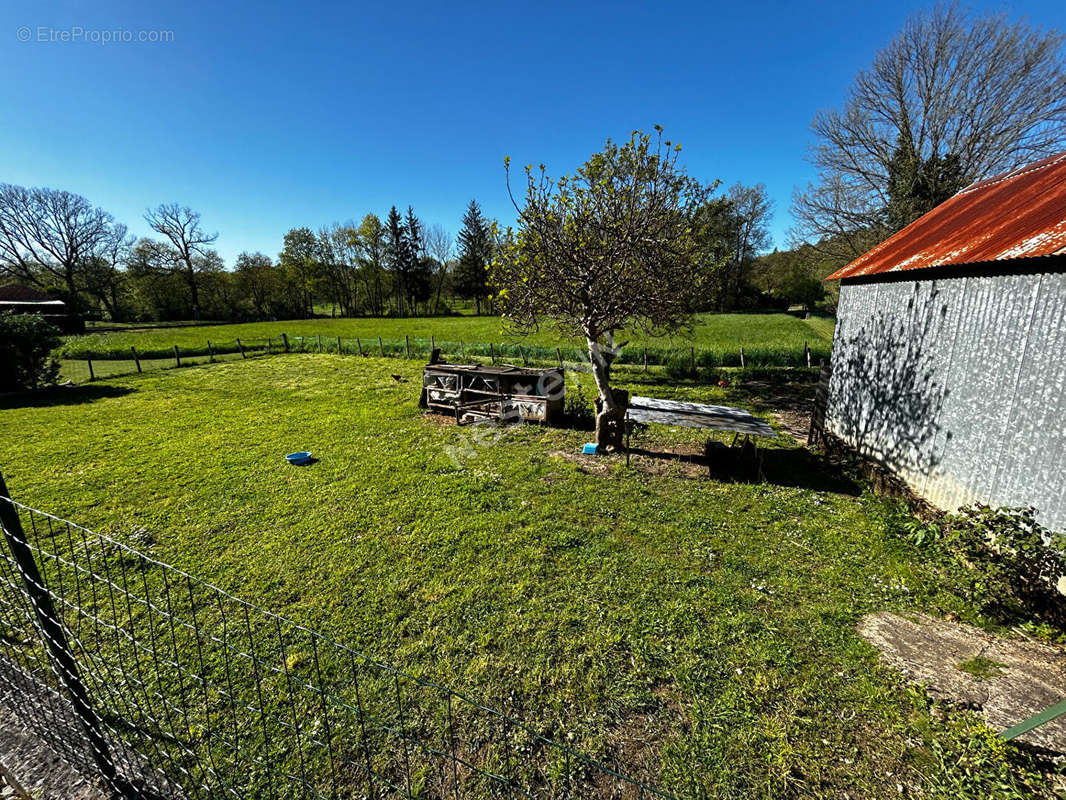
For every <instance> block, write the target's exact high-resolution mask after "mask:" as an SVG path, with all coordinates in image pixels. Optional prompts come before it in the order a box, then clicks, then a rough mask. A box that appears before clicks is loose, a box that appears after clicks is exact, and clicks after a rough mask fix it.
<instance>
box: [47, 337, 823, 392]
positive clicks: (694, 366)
mask: <svg viewBox="0 0 1066 800" xmlns="http://www.w3.org/2000/svg"><path fill="white" fill-rule="evenodd" d="M435 349H439V350H440V351H441V357H442V358H443V359H444V360H446V361H448V360H451V361H453V362H460V363H469V362H472V361H487V362H491V363H513V364H522V365H523V366H535V365H546V364H550V365H556V366H565V365H574V364H581V363H584V362H587V361H588V352H587V351H586V350H585V349H584V348H582V347H552V346H545V345H523V344H515V343H499V344H496V343H493V342H488V343H486V342H465V341H462V340H459V341H445V340H437V339H436V338H435V337H430V338H428V339H426V338H414V337H409V336H405V337H404V338H402V339H396V338H392V339H385V338H382V337H373V338H366V339H364V338H344V337H340V336H288V335H287V334H284V333H283V334H281V335H279V336H276V337H272V338H265V339H262V338H261V339H231V340H227V341H212V340H206V339H205V341H204V344H203V345H202V346H199V347H190V346H188V345H186V346H182V347H179V346H178V345H171V346H168V347H153V348H151V349H144V350H138V349H137V348H136V347H131V348H130V350H129V351H124V350H106V351H99V352H92V351H82V350H74V351H72V352H70V353H69V354H67V355H64V356H63V359H64V361H65V362H66V365H67V366H66V369H65V370H64V372H65V375H66V376H67V377H68V378H70V379H71V380H73V381H74V382H76V383H80V382H83V381H86V380H94V379H96V378H102V377H108V376H111V375H124V374H130V373H134V372H143V371H145V370H147V369H154V368H160V367H164V368H165V367H175V366H182V365H183V364H198V363H205V362H211V361H226V360H233V359H240V358H250V357H253V356H258V355H264V354H273V353H288V352H302V353H309V352H318V353H334V354H338V353H339V354H345V355H361V356H376V357H380V358H418V359H421V360H428V359H429V357H430V354H431V353H432V352H433V350H435ZM828 359H829V349H828V348H827V347H825V346H823V345H822V344H820V343H817V344H815V346H814V347H811V346H809V345H808V344H807V343H804V346H803V348H802V349H800V350H796V351H792V350H787V349H782V348H768V347H756V348H745V347H744V346H743V345H741V344H738V345H737V347H736V348H735V349H731V350H723V349H721V348H715V349H709V348H697V347H684V348H678V347H656V346H637V345H630V346H626V347H623V348H621V349H620V350H619V351H618V353H617V355H616V357H615V361H614V363H615V364H620V365H626V366H630V367H634V368H636V369H644V370H645V371H647V370H649V369H651V368H657V369H663V370H666V372H667V373H668V374H670V375H671V376H672V377H695V376H697V375H698V374H699V372H700V370H712V369H716V368H720V367H756V368H765V367H812V366H817V364H818V362H819V361H821V360H825V361H828Z"/></svg>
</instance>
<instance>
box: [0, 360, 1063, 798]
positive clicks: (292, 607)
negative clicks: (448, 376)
mask: <svg viewBox="0 0 1066 800" xmlns="http://www.w3.org/2000/svg"><path fill="white" fill-rule="evenodd" d="M394 373H395V374H400V375H401V377H404V378H407V379H408V381H409V382H408V383H398V382H396V381H395V380H393V378H392V377H390V375H391V374H394ZM418 375H419V365H418V364H417V363H414V362H404V361H398V360H381V359H377V358H363V359H359V358H356V357H348V358H338V357H336V356H317V355H313V354H306V355H304V354H300V355H292V356H279V357H275V358H270V359H256V360H249V361H237V362H232V363H225V364H216V365H212V366H204V367H191V368H185V369H180V370H172V371H167V372H156V373H146V374H144V375H141V376H132V377H129V378H124V379H120V380H113V381H106V382H99V383H97V384H95V385H93V386H89V387H84V388H79V389H76V390H71V391H68V392H63V393H57V394H56V395H55V397H52V398H42V399H40V400H39V401H35V402H34V403H32V404H29V405H25V404H24V405H16V404H15V403H13V402H8V403H7V404H6V407H3V408H0V437H3V438H4V440H5V441H13V442H16V443H17V446H16V447H14V448H12V450H11V452H10V454H9V457H8V458H7V460H6V461H5V464H4V472H5V477H6V479H7V482H8V485H9V487H10V488H11V489H12V491H13V493H14V494H15V495H16V496H17V498H18V499H19V500H21V501H23V502H26V503H29V504H31V505H34V506H37V507H40V508H44V509H46V510H49V511H52V512H55V513H58V514H61V515H62V516H65V517H68V518H71V519H74V520H76V521H78V522H81V523H83V524H86V525H88V526H90V527H93V528H97V529H100V530H101V532H103V533H106V534H109V535H111V536H114V537H116V538H118V539H119V540H122V541H128V542H130V543H132V544H135V545H136V546H138V547H141V548H147V551H148V552H149V553H150V554H151V555H153V556H154V557H157V558H159V559H162V560H164V561H167V562H171V563H173V564H175V565H176V566H178V567H180V568H183V569H186V570H188V571H190V572H192V573H194V574H196V575H198V576H200V577H202V578H204V579H206V580H209V581H211V582H213V583H215V584H217V585H219V586H221V587H222V588H224V589H228V590H231V591H234V592H235V593H237V594H238V595H239V596H241V597H243V598H245V599H248V600H251V601H253V602H256V603H258V604H260V605H263V606H265V607H266V608H269V609H271V610H274V611H279V612H282V613H284V614H286V615H287V616H289V617H291V618H293V619H295V620H296V621H297V622H300V623H304V624H307V625H310V626H312V627H314V628H318V629H321V630H322V631H324V632H326V633H328V634H329V635H331V636H332V637H334V638H336V639H338V640H339V641H341V642H344V643H347V644H349V645H353V646H355V647H357V648H358V649H360V650H362V651H364V652H367V653H368V654H369V655H372V656H374V657H378V658H381V659H384V660H387V661H389V662H392V663H396V664H402V665H404V666H405V667H407V668H408V669H409V670H411V671H413V672H414V673H416V674H418V675H420V676H423V677H426V678H431V679H434V680H438V681H440V682H442V683H445V684H447V685H450V686H453V687H454V688H456V689H459V690H462V691H464V692H465V693H467V694H469V695H470V696H472V697H475V698H477V699H480V700H483V701H485V702H487V703H488V704H490V705H493V706H495V707H498V708H500V709H501V710H503V711H506V712H509V713H511V714H513V715H514V716H516V717H518V718H521V719H523V720H525V721H527V722H528V723H530V724H531V725H532V726H533V727H534V728H535V729H536V730H537V731H539V732H542V733H544V734H546V735H549V736H552V737H554V738H558V739H561V740H562V741H565V742H567V743H568V744H571V745H572V746H574V747H576V748H577V749H579V750H582V751H585V752H588V753H590V754H591V755H593V756H596V757H600V758H606V759H607V760H608V761H610V762H612V763H615V762H617V763H618V764H619V765H623V766H625V767H626V768H627V770H628V771H629V772H631V773H635V774H636V775H637V776H638V777H646V778H649V779H652V780H654V781H655V782H657V783H659V784H661V785H663V786H664V787H665V788H667V789H670V790H672V791H675V792H677V793H679V794H680V795H682V796H690V795H698V796H703V797H723V798H724V797H738V796H772V797H799V796H841V795H843V794H845V793H848V792H850V793H851V794H853V795H855V796H861V797H875V798H890V797H891V798H897V797H899V796H900V795H901V793H902V794H904V795H905V796H912V797H944V798H948V797H950V798H968V797H972V798H988V797H1002V798H1007V797H1018V798H1021V797H1033V796H1045V797H1050V796H1052V790H1053V785H1052V783H1051V782H1050V781H1049V780H1048V779H1047V776H1046V775H1045V774H1042V773H1041V772H1039V771H1038V769H1037V765H1036V764H1035V763H1034V762H1033V761H1032V760H1031V759H1030V758H1029V757H1028V756H1026V755H1025V754H1024V753H1022V752H1020V751H1018V750H1017V749H1015V748H1014V747H1011V746H1006V745H1004V744H1003V743H1002V742H999V741H998V740H996V739H995V737H994V736H992V735H991V734H990V733H989V732H988V731H987V729H986V728H984V726H983V725H982V724H981V723H980V722H979V720H978V719H977V718H976V717H974V716H972V715H971V714H970V713H968V712H957V711H952V712H948V713H947V714H946V715H944V716H943V717H938V716H934V715H933V713H932V708H931V704H930V701H929V700H928V698H927V697H926V696H925V694H924V693H923V692H921V691H920V690H917V689H910V688H908V687H907V686H906V684H905V683H904V681H903V680H902V678H900V677H899V676H898V675H897V674H896V673H894V672H893V671H891V670H890V669H888V668H886V667H884V666H882V665H881V664H880V663H879V661H878V659H877V657H876V654H875V653H874V651H873V650H872V648H870V647H869V646H868V645H867V644H866V643H864V642H863V641H862V640H861V639H860V638H859V637H858V635H857V634H856V633H855V632H854V624H855V622H856V621H857V620H858V619H859V617H860V616H861V615H862V614H864V613H867V612H870V611H875V610H882V609H892V610H896V611H907V610H922V611H926V612H930V613H949V612H950V613H954V614H958V615H959V616H960V617H961V618H962V619H964V620H967V621H969V622H980V621H981V619H982V617H981V613H982V610H981V608H980V607H979V606H977V605H974V604H973V603H971V602H969V600H968V598H967V597H965V596H964V593H960V592H956V591H954V590H953V589H952V586H953V584H951V583H946V582H945V581H944V580H943V575H942V572H941V565H940V564H939V563H938V562H937V560H936V559H932V558H930V552H931V551H930V550H929V548H928V547H921V548H920V547H916V546H914V545H912V544H911V543H909V542H906V541H903V540H902V539H900V538H899V537H898V536H895V535H893V532H894V531H896V530H898V528H897V526H896V522H895V521H896V519H897V512H895V511H894V510H893V508H892V507H891V505H889V504H888V503H887V502H886V501H884V500H881V499H879V498H876V497H873V496H870V495H859V494H856V493H855V492H854V490H853V489H851V488H850V486H849V484H848V483H847V482H846V481H840V480H838V479H836V478H834V477H833V476H832V475H827V474H825V473H824V472H822V470H824V469H825V468H824V467H822V466H819V465H818V464H817V463H816V462H812V461H810V460H808V456H807V454H806V451H804V450H803V449H802V448H797V447H796V446H795V445H794V444H793V443H792V441H791V440H790V439H787V438H785V437H781V438H779V439H777V440H775V441H774V442H773V443H772V445H771V449H770V451H769V452H768V454H767V455H768V461H772V462H774V463H775V464H776V465H777V468H776V470H771V481H770V482H767V483H761V484H754V483H747V482H744V481H739V482H728V481H718V480H711V479H709V478H707V477H706V474H705V470H704V469H702V468H700V467H699V466H698V465H694V464H690V463H686V462H684V461H680V460H677V459H669V458H665V457H656V456H654V455H651V456H638V457H636V458H635V459H634V464H633V468H632V469H630V470H626V469H625V467H624V465H623V462H622V460H620V459H596V458H589V459H583V458H581V457H578V456H576V455H575V454H576V452H577V451H578V450H579V448H580V446H581V444H582V443H583V442H584V441H586V440H587V436H588V434H587V432H586V431H583V430H575V429H545V428H540V427H535V426H519V427H513V428H508V429H506V430H505V431H504V432H503V435H502V437H493V438H491V439H486V440H484V441H483V442H479V441H477V440H468V439H467V438H466V437H469V436H471V435H472V434H473V432H472V431H471V429H470V428H457V427H455V426H454V425H451V424H446V423H445V424H442V421H441V420H438V419H434V418H426V417H423V416H422V415H421V413H420V412H419V410H418V409H417V406H416V401H417V389H414V390H413V389H412V388H411V387H412V386H415V387H417V379H418ZM618 378H619V381H620V385H621V386H623V387H624V388H628V389H630V390H632V391H635V392H639V393H641V394H654V395H657V396H669V397H673V398H675V399H679V400H684V399H690V400H701V401H708V402H719V403H729V402H737V399H738V398H740V397H743V398H746V399H748V395H746V394H743V392H744V387H743V386H741V387H729V388H721V387H717V386H711V387H708V386H705V385H699V384H695V383H692V382H687V381H682V382H678V381H674V380H668V381H667V380H665V379H661V378H657V377H655V376H649V377H645V376H643V375H642V374H641V373H639V372H634V371H631V370H630V369H629V368H623V369H620V370H619V374H618ZM575 380H577V381H579V382H580V383H581V385H583V386H584V387H585V392H586V396H587V395H588V394H589V393H590V391H589V390H590V389H591V385H590V384H588V383H587V381H588V376H585V375H581V376H570V382H569V383H568V391H569V392H571V393H572V394H574V396H575V397H576V396H577V389H576V386H575V384H574V381H575ZM738 392H739V393H740V394H737V393H738ZM467 444H469V445H470V446H469V447H465V445H467ZM638 444H639V446H640V448H641V449H642V450H644V451H647V452H649V453H652V454H655V453H669V452H687V453H695V452H700V451H701V450H702V437H701V436H700V435H699V434H698V433H696V432H693V431H679V430H671V429H667V428H662V427H660V426H652V427H651V428H649V430H648V431H647V432H646V433H644V434H643V435H642V436H641V437H640V439H639V442H638ZM305 448H307V449H312V450H314V451H315V454H316V456H317V457H319V458H320V461H319V462H318V463H316V464H314V465H313V466H311V467H307V468H302V469H298V468H293V467H289V466H287V465H286V464H285V463H284V461H283V458H282V457H283V456H284V454H285V453H288V452H292V451H293V450H296V449H305ZM448 448H452V450H451V451H450V452H455V451H456V450H458V451H459V452H460V453H463V454H465V455H463V456H462V457H461V458H460V459H459V460H458V462H456V461H455V460H453V459H452V458H451V457H449V455H448V452H449V449H448ZM605 476H608V477H609V478H610V479H609V480H605ZM145 530H147V531H148V534H147V535H146V534H145ZM294 658H299V656H298V655H294ZM308 713H309V715H313V714H314V713H315V712H314V710H313V709H310V710H309V712H308ZM308 724H312V725H313V724H314V718H313V716H309V719H308ZM898 787H902V789H900V788H898Z"/></svg>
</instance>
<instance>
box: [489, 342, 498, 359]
mask: <svg viewBox="0 0 1066 800" xmlns="http://www.w3.org/2000/svg"><path fill="white" fill-rule="evenodd" d="M489 358H491V359H492V363H493V364H495V363H496V349H495V348H494V347H493V346H492V342H489Z"/></svg>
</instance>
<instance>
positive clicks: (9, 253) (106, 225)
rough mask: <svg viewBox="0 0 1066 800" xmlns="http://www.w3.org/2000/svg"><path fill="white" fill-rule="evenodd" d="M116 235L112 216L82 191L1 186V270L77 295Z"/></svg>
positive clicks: (30, 281)
mask: <svg viewBox="0 0 1066 800" xmlns="http://www.w3.org/2000/svg"><path fill="white" fill-rule="evenodd" d="M122 234H123V235H124V234H125V228H124V226H123V228H122ZM115 235H116V230H115V224H114V219H113V218H112V217H111V215H110V214H108V213H107V212H106V211H104V210H102V209H100V208H96V207H94V206H93V205H92V203H90V202H89V201H88V200H86V199H85V198H84V197H82V196H81V195H78V194H73V193H71V192H64V191H60V190H58V189H46V188H29V189H28V188H25V187H23V186H14V185H12V184H9V183H5V184H0V273H2V274H6V275H10V276H12V277H14V278H16V279H18V280H21V281H25V282H27V283H30V284H33V285H36V286H40V287H42V288H47V287H48V286H53V285H59V286H62V287H63V288H64V289H65V290H66V292H67V294H68V295H69V296H70V298H71V299H74V297H75V296H76V295H77V293H78V292H79V291H80V290H82V289H84V288H85V275H84V273H85V270H86V269H87V268H88V267H89V266H90V265H91V264H92V263H93V259H94V258H95V257H96V256H97V255H98V254H99V253H100V251H102V250H106V249H107V247H108V245H109V243H110V242H112V241H113V240H114V237H115Z"/></svg>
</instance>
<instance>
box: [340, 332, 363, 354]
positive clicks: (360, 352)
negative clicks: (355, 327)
mask: <svg viewBox="0 0 1066 800" xmlns="http://www.w3.org/2000/svg"><path fill="white" fill-rule="evenodd" d="M356 341H357V342H358V341H359V340H358V339H356ZM343 352H344V350H343V349H342V347H341V337H339V336H338V337H337V355H340V354H341V353H343ZM362 354H363V346H362V345H359V355H362Z"/></svg>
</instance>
